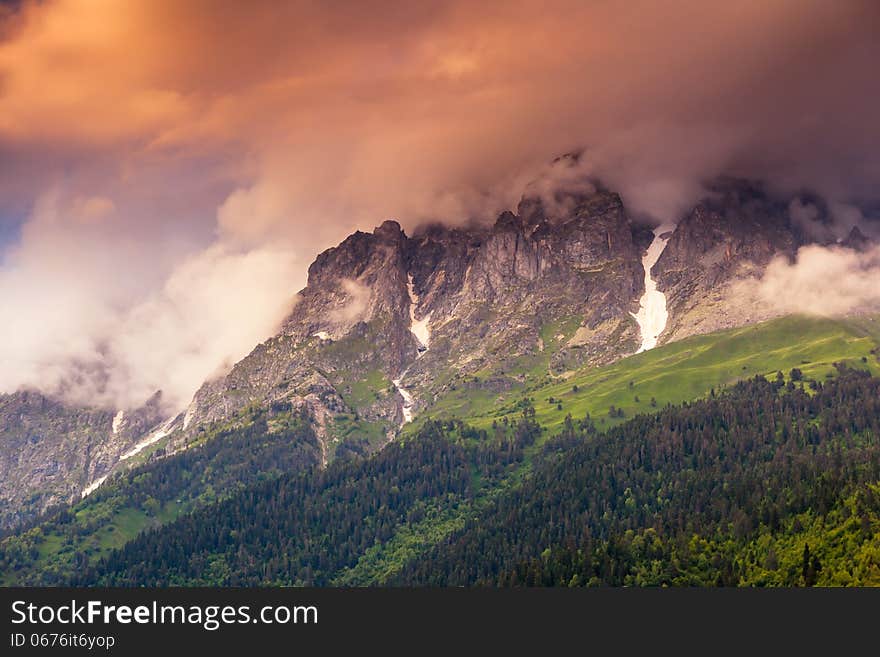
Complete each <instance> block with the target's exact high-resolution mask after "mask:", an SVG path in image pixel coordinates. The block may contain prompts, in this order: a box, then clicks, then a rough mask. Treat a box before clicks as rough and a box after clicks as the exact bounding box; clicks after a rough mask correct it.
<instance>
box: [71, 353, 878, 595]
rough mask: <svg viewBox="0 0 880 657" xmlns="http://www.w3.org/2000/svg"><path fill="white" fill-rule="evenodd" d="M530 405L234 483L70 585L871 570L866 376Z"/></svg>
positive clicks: (854, 578)
mask: <svg viewBox="0 0 880 657" xmlns="http://www.w3.org/2000/svg"><path fill="white" fill-rule="evenodd" d="M533 414H534V410H533V409H530V408H528V407H526V408H525V410H524V413H523V415H524V417H522V418H521V419H520V420H519V421H518V422H517V424H516V426H515V427H511V428H509V429H503V428H501V427H498V428H497V430H496V431H495V433H494V434H493V433H490V432H487V431H476V430H472V429H469V428H468V427H467V426H466V425H464V424H462V423H460V422H447V423H430V424H429V425H427V426H426V427H425V429H424V430H423V432H422V433H421V434H420V435H419V436H418V438H417V439H413V440H410V441H407V442H406V443H404V444H402V445H392V446H389V447H388V448H386V449H385V450H383V451H382V452H381V453H379V454H378V455H376V456H373V457H371V458H367V459H360V458H356V459H353V460H350V461H347V462H339V463H337V464H333V465H331V467H330V468H328V469H327V470H326V471H324V472H321V473H314V474H313V475H312V476H308V475H296V476H294V475H285V476H282V477H280V478H279V479H276V480H273V481H268V482H265V483H262V484H258V485H256V486H251V487H249V488H247V489H245V490H243V491H241V492H240V493H237V494H235V495H234V496H232V497H231V498H229V499H228V500H226V501H223V502H221V503H219V504H218V505H213V506H210V507H206V508H204V509H202V510H201V511H196V512H195V513H193V514H191V515H188V516H185V517H182V518H180V519H178V520H177V521H175V522H173V523H171V524H169V525H166V526H164V527H158V528H156V529H153V530H150V531H147V532H146V533H144V534H141V535H140V536H139V537H138V538H136V539H135V540H133V541H131V542H129V543H128V544H126V545H125V546H124V547H123V548H122V549H120V550H117V551H114V552H112V553H110V554H109V555H108V556H107V557H106V558H105V559H102V560H101V561H100V562H97V563H93V565H92V566H89V567H84V568H82V569H80V570H79V571H78V573H77V574H76V575H75V576H74V577H73V579H72V581H73V582H74V583H78V584H111V585H168V584H172V585H173V584H232V585H257V584H294V585H311V584H316V585H321V584H339V583H358V584H396V585H486V584H490V585H495V584H501V585H522V584H524V585H717V584H724V585H813V584H819V585H825V584H872V583H873V584H877V583H880V486H878V483H880V380H878V379H876V378H872V377H870V376H869V375H868V374H867V373H864V372H860V371H856V370H850V369H847V368H841V371H840V372H839V374H838V376H837V377H836V378H835V379H833V380H827V381H806V380H804V379H803V377H802V375H801V373H800V372H798V371H797V370H795V371H792V372H791V373H789V375H788V377H785V376H783V375H782V374H781V373H780V374H779V376H778V378H776V379H775V380H770V381H768V380H767V379H765V378H763V377H756V378H755V379H753V380H750V381H747V382H743V383H740V384H737V385H735V386H732V387H731V388H729V389H728V390H726V391H725V392H724V393H723V394H718V395H715V396H711V397H710V398H709V399H706V400H702V401H697V402H694V403H690V404H685V405H683V406H680V407H672V406H670V407H667V408H665V409H662V410H660V411H659V412H658V413H656V414H653V415H641V416H637V417H636V418H633V419H632V420H629V421H627V422H626V423H624V424H621V425H618V426H616V427H614V428H612V429H609V430H608V431H606V432H604V433H602V432H599V431H598V430H597V428H596V426H595V424H594V422H593V421H592V419H590V418H582V419H579V420H573V419H569V420H568V421H567V422H566V423H565V427H564V429H563V431H562V433H561V435H559V436H558V437H556V438H554V439H551V440H549V441H546V442H545V443H543V446H541V447H538V446H539V445H541V444H542V443H541V440H542V439H541V438H540V436H541V430H540V428H539V427H538V425H536V424H535V423H534V421H533V420H532V416H533ZM536 441H537V442H536ZM531 445H535V446H534V447H530V446H531ZM355 574H357V575H358V576H357V577H355V576H354V575H355Z"/></svg>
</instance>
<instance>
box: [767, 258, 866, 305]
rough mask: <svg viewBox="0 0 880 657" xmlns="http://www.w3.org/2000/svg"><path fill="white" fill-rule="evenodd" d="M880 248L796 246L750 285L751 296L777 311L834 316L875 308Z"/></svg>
mask: <svg viewBox="0 0 880 657" xmlns="http://www.w3.org/2000/svg"><path fill="white" fill-rule="evenodd" d="M878 281H880V247H874V248H873V249H871V250H869V251H867V252H858V251H854V250H852V249H847V248H842V247H823V246H819V245H808V246H804V247H802V248H801V249H800V250H799V251H798V254H797V258H796V260H795V262H794V263H790V262H788V261H787V260H786V259H785V258H782V257H779V258H776V259H775V260H773V261H772V262H771V263H770V265H769V266H768V267H767V270H766V271H765V273H764V275H763V277H762V278H761V280H760V281H759V282H755V283H753V285H754V286H755V290H756V292H757V298H758V299H759V300H760V301H761V302H763V303H765V304H767V305H768V306H769V307H771V308H774V309H777V310H778V311H780V313H781V314H789V313H804V314H809V315H820V316H840V315H846V314H848V313H852V312H855V311H864V310H869V309H871V310H875V311H876V310H878V309H880V285H878Z"/></svg>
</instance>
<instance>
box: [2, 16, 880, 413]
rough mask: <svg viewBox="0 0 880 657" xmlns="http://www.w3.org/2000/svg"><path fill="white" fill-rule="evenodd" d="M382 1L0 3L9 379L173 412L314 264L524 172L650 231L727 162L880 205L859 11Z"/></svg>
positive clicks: (503, 199)
mask: <svg viewBox="0 0 880 657" xmlns="http://www.w3.org/2000/svg"><path fill="white" fill-rule="evenodd" d="M387 9H388V8H387V7H386V6H385V5H383V4H382V3H379V4H375V3H370V7H369V8H367V7H366V6H358V5H357V4H351V3H349V4H346V5H345V10H344V11H341V10H340V8H339V7H334V8H332V9H331V8H329V7H316V6H314V5H311V4H307V3H306V4H304V3H291V4H289V5H288V6H286V7H284V8H279V7H277V4H276V3H267V2H256V3H248V6H247V7H246V8H244V7H242V8H235V7H233V6H229V5H224V7H223V9H222V10H214V9H213V8H212V9H210V10H206V9H205V8H204V7H202V6H201V4H200V3H196V4H195V5H192V6H190V7H186V8H185V7H182V6H180V5H179V3H172V2H149V3H142V2H135V3H129V9H128V11H124V12H123V11H120V12H107V11H104V10H103V9H101V8H100V7H99V6H97V5H94V4H92V3H88V2H85V1H83V0H54V1H52V2H27V1H26V2H22V3H18V4H17V5H16V6H15V7H14V8H7V9H5V10H4V12H3V14H2V18H0V21H2V23H0V24H2V27H0V35H2V37H0V38H2V40H0V75H2V78H3V80H4V83H3V85H2V89H0V116H2V117H3V118H2V119H0V163H2V166H3V170H4V176H3V180H2V181H0V222H2V223H3V224H4V225H5V226H8V229H4V230H3V231H0V233H2V234H3V235H9V236H10V237H8V238H6V240H5V241H4V243H3V244H2V247H0V248H2V255H0V262H2V265H0V302H2V304H3V306H4V307H14V308H15V309H16V311H15V313H13V316H12V318H11V321H9V320H7V322H6V323H4V327H3V329H2V331H3V333H2V334H0V338H2V339H0V360H2V362H3V363H4V367H3V368H2V370H0V390H3V391H5V392H14V391H15V390H18V389H19V388H20V387H21V386H30V387H37V388H39V389H41V390H42V391H44V392H47V393H52V394H56V393H59V392H63V393H64V394H65V396H67V397H68V398H69V399H71V401H75V402H77V403H80V402H84V401H88V402H89V403H98V404H100V405H101V406H102V407H104V408H107V409H108V410H112V409H114V408H116V407H132V408H133V407H136V406H138V405H139V404H141V403H143V401H144V400H145V399H147V398H148V397H149V396H150V395H151V394H152V393H153V392H154V391H155V390H157V389H160V388H161V389H162V390H163V392H164V399H165V400H166V403H169V404H172V405H176V406H183V405H186V404H187V403H188V402H189V399H190V397H191V395H192V394H193V392H194V391H195V390H196V389H197V388H198V387H199V385H201V383H202V381H203V380H204V379H205V378H207V377H209V376H212V375H214V374H215V373H216V372H217V371H218V370H221V371H224V370H228V368H229V366H231V364H232V363H234V362H236V361H237V360H239V359H240V358H241V357H243V356H244V355H245V354H247V353H248V351H249V350H250V349H251V348H252V347H253V344H254V343H255V342H258V341H260V340H262V339H265V338H267V337H269V336H271V335H272V334H273V333H274V331H275V329H276V328H277V323H278V321H280V319H281V318H283V317H284V316H285V315H286V314H287V312H288V311H289V303H290V299H291V296H292V295H293V294H295V293H296V291H297V290H299V289H301V288H302V287H303V285H305V283H306V269H307V267H308V265H309V264H310V263H311V261H312V259H313V257H314V254H315V253H317V252H319V251H321V250H323V249H326V248H328V247H330V246H332V245H334V244H337V243H339V242H340V241H342V240H343V239H344V238H345V237H346V236H347V235H349V234H350V233H352V232H353V231H354V230H356V229H360V230H365V231H367V230H371V229H372V227H373V226H375V225H377V224H379V223H381V221H383V220H385V219H395V220H397V221H399V222H400V223H401V225H402V226H403V227H404V228H405V229H406V231H407V234H412V233H413V230H414V229H415V228H416V227H417V226H418V225H420V224H423V223H428V222H442V223H444V224H445V225H452V226H462V225H468V224H469V222H471V221H475V220H476V221H478V222H481V223H483V224H485V225H491V224H492V223H493V222H494V221H495V219H496V217H497V216H498V215H499V214H500V213H501V212H503V211H504V210H510V211H515V210H516V206H517V204H518V202H519V199H520V197H521V196H522V194H523V192H524V191H527V188H529V187H531V189H533V190H534V191H535V192H537V193H538V195H540V196H543V197H545V198H551V197H552V196H553V195H554V194H555V192H556V191H557V190H559V189H563V190H568V191H577V188H578V187H579V186H580V185H583V184H584V181H585V180H587V179H588V178H590V177H593V178H598V179H600V180H602V181H603V182H604V184H605V185H606V186H607V187H608V188H609V189H612V190H614V191H615V192H617V193H619V194H620V195H621V197H622V198H623V200H624V203H625V205H626V207H627V210H628V212H629V214H630V215H631V217H632V219H633V220H634V221H638V222H645V223H651V224H654V225H656V224H659V223H662V222H668V221H673V222H674V221H676V220H677V219H678V218H679V217H681V216H683V215H684V214H685V213H687V212H688V211H689V210H690V209H691V208H692V207H693V206H694V205H695V204H696V203H697V201H698V200H699V199H700V198H702V197H703V196H704V194H705V185H704V183H706V182H707V181H710V182H711V181H712V180H714V179H716V177H717V176H718V175H719V174H724V173H726V174H731V175H735V176H739V177H744V178H750V179H760V180H766V181H768V182H769V184H770V185H771V187H772V188H774V189H778V190H781V192H780V194H781V196H782V197H784V198H787V199H790V198H793V197H794V196H795V195H796V194H797V193H798V192H801V191H803V190H811V191H812V192H814V193H816V194H818V195H819V196H821V197H822V198H824V199H825V206H824V207H823V208H821V209H819V208H814V207H813V205H812V204H811V203H810V201H809V199H808V198H806V199H802V200H801V201H798V202H796V204H795V206H793V207H792V211H793V212H795V214H798V215H799V216H800V217H801V219H800V221H801V222H802V223H803V224H805V225H810V226H813V227H814V228H816V227H819V228H821V230H819V231H818V232H820V233H821V232H828V227H826V226H824V224H823V223H822V222H823V221H824V217H826V215H827V217H831V218H832V222H833V224H834V227H835V229H836V228H837V227H840V228H841V229H843V228H845V227H851V226H852V225H855V224H856V223H859V222H861V223H862V224H864V223H865V222H864V221H863V220H862V219H861V215H862V214H868V215H871V213H872V212H873V214H874V215H875V216H876V205H874V206H872V205H871V203H872V202H875V201H872V199H874V198H875V196H876V195H875V194H874V190H875V189H876V187H875V186H876V181H877V178H878V158H877V153H878V152H880V148H878V146H880V143H878V139H880V136H878V130H877V123H876V120H875V117H876V116H877V115H878V114H880V105H878V103H880V100H878V98H880V93H878V90H877V85H878V82H877V76H876V75H875V71H874V68H875V67H874V62H876V61H877V59H878V58H880V53H878V44H877V40H876V39H875V38H874V35H875V34H876V27H877V20H878V10H877V7H876V5H875V4H874V3H871V2H848V3H825V2H809V3H807V4H806V6H805V5H804V3H801V2H777V3H773V5H772V6H767V3H763V2H746V3H742V2H740V3H735V4H734V5H730V6H726V5H725V6H721V5H718V6H707V5H706V4H705V3H700V2H676V3H672V4H671V5H667V6H664V7H662V8H660V7H658V6H656V4H655V3H649V2H636V3H630V4H628V5H627V6H626V7H613V6H611V5H605V4H602V3H582V2H565V1H561V2H552V3H550V4H549V5H547V4H544V3H542V4H541V5H540V6H539V5H536V4H534V3H521V4H516V5H515V6H511V7H506V8H504V9H501V8H500V7H498V8H494V9H488V8H477V7H474V6H472V5H471V4H470V3H461V2H454V1H448V2H429V3H420V5H419V7H411V8H409V9H407V11H396V10H395V11H393V12H390V15H392V16H393V19H392V18H389V11H388V10H387ZM205 15H207V16H208V18H205ZM196 16H199V17H200V18H199V20H195V18H194V17H196ZM380 16H381V17H382V18H381V19H380V18H378V17H380ZM93 25H101V26H102V28H101V29H100V30H97V29H91V27H90V26H93ZM341 34H345V35H347V37H346V39H344V40H341V39H340V38H339V35H341ZM60 62H63V66H62V65H60ZM35 80H39V84H35V83H34V82H33V81H35ZM567 152H583V153H584V156H583V157H582V158H581V160H579V163H578V166H577V167H574V168H572V167H567V166H559V163H558V162H557V163H554V162H553V160H554V158H556V157H557V156H558V155H559V154H561V153H567ZM872 207H873V208H874V210H871V208H872ZM816 212H819V214H816ZM823 213H824V214H823ZM814 215H815V216H814ZM832 232H833V231H832ZM843 236H845V235H843ZM221 326H222V331H221V330H220V327H221Z"/></svg>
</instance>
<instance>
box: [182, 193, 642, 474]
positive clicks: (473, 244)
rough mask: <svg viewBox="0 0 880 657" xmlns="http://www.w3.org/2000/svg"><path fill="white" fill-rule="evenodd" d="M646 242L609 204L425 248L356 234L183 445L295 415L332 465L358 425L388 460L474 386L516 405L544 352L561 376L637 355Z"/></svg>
mask: <svg viewBox="0 0 880 657" xmlns="http://www.w3.org/2000/svg"><path fill="white" fill-rule="evenodd" d="M634 234H636V235H637V236H638V234H639V232H638V230H637V229H636V228H635V227H634V226H633V225H632V223H631V222H630V219H629V217H628V215H627V213H626V211H625V209H624V207H623V204H622V202H621V199H620V197H619V196H618V195H617V194H614V193H611V192H608V191H598V192H596V193H595V194H591V195H588V196H584V197H579V198H577V199H575V200H574V202H573V204H572V205H571V210H570V211H569V212H568V213H566V214H565V216H562V217H552V218H551V217H549V216H548V215H547V213H546V212H545V210H544V207H543V205H542V204H541V202H540V201H538V200H534V199H528V200H524V201H523V202H522V203H521V204H520V206H519V208H518V211H517V213H516V214H514V213H511V212H505V213H503V214H502V215H501V216H500V217H499V218H498V220H497V221H496V222H495V224H494V225H492V226H489V227H462V228H450V227H445V226H428V227H426V228H424V229H422V230H420V231H417V232H416V234H414V235H413V236H412V237H410V236H407V235H406V234H405V233H404V232H403V231H402V230H401V228H400V226H399V224H397V223H396V222H393V221H386V222H385V223H384V224H382V225H381V226H380V227H379V228H377V229H376V230H375V231H374V232H373V233H371V234H367V233H361V232H358V233H355V234H354V235H352V236H350V237H349V238H348V239H346V240H345V241H344V242H342V243H341V244H340V245H339V246H338V247H335V248H332V249H329V250H328V251H325V252H324V253H322V254H321V255H319V256H318V258H317V259H316V260H315V262H314V264H313V265H312V266H311V267H310V268H309V278H308V286H307V287H306V288H305V289H304V290H302V291H301V292H300V293H299V294H298V295H297V302H296V305H295V307H294V309H293V311H292V312H291V314H290V316H289V317H288V318H287V320H286V321H285V323H284V326H283V328H282V330H281V332H280V333H279V334H278V335H277V336H276V337H274V338H272V339H270V340H268V341H267V342H265V343H263V344H262V345H260V346H258V347H257V348H256V349H255V350H254V351H253V353H251V354H250V355H249V356H248V357H247V358H245V359H244V360H243V361H241V362H240V363H238V364H237V365H236V366H235V367H234V368H233V369H232V371H231V372H230V373H229V374H228V375H227V376H225V377H223V378H221V379H218V380H216V381H212V382H210V383H208V384H206V385H205V386H204V387H203V388H202V389H201V390H200V391H199V392H198V393H197V394H196V397H195V399H194V402H193V404H192V406H191V407H190V409H189V410H188V411H187V414H186V420H185V422H184V424H185V430H184V431H183V432H182V433H181V435H180V437H179V438H178V440H184V441H185V440H188V439H191V436H193V435H194V433H193V432H197V431H198V429H197V427H198V426H199V425H202V426H203V425H205V424H207V423H210V422H213V421H217V420H220V419H225V418H229V417H231V416H233V415H234V414H235V413H237V412H241V411H243V410H244V409H246V408H247V407H248V406H249V405H252V404H258V405H266V404H272V403H279V402H284V403H289V404H291V405H292V407H296V408H301V407H303V406H305V407H307V408H308V409H309V410H310V411H311V412H312V413H313V415H314V416H315V419H316V422H317V424H318V426H319V431H318V433H319V436H320V437H321V439H322V441H324V443H325V445H324V446H325V454H326V455H327V456H328V457H329V456H330V455H332V451H333V450H334V449H335V446H336V445H338V444H339V443H340V442H344V439H345V435H346V432H348V431H349V430H350V429H351V427H352V426H353V425H354V426H356V427H357V428H358V429H360V433H362V434H363V432H364V430H365V429H367V431H366V433H367V435H370V436H372V437H373V439H372V440H371V441H370V444H369V445H362V447H363V448H376V447H378V446H380V445H382V444H384V443H385V442H387V441H388V440H390V439H391V438H393V437H394V435H396V433H397V431H398V429H399V427H400V426H401V423H402V422H403V421H404V419H405V413H406V412H407V411H410V412H411V411H418V410H420V409H423V408H424V407H426V406H427V405H429V404H431V403H432V402H433V401H434V400H436V399H437V398H439V397H441V396H442V395H443V394H444V393H445V392H446V391H448V390H449V389H451V388H453V387H455V386H456V385H458V384H459V383H460V382H462V381H465V380H467V378H468V377H469V376H470V377H474V376H482V378H483V380H484V382H485V383H486V384H487V385H489V386H490V387H492V388H493V389H497V390H504V389H505V388H506V387H510V386H511V385H512V384H514V383H516V382H522V381H524V380H527V379H528V378H530V377H534V376H535V373H533V372H530V371H529V365H530V364H529V362H528V359H529V358H530V357H531V356H534V355H536V354H538V353H541V352H544V351H545V350H548V351H552V354H551V359H550V363H551V365H550V369H551V370H552V371H551V372H550V373H551V374H553V372H557V373H559V372H563V371H565V370H566V369H570V368H574V367H579V366H582V365H584V364H599V363H605V362H609V361H611V360H614V359H615V358H618V357H619V356H620V355H622V354H625V353H629V352H632V351H634V350H635V348H636V346H637V344H638V338H639V335H638V327H637V325H636V323H635V322H634V320H633V319H632V316H631V314H630V313H632V312H633V311H635V310H636V309H637V307H638V298H639V295H640V294H641V291H642V287H643V271H642V268H641V263H640V258H641V248H640V246H639V245H638V244H637V242H636V240H635V239H634ZM414 327H417V328H418V330H411V329H413V328H414ZM548 330H549V331H550V334H549V338H550V340H548V339H547V337H548V333H547V332H548ZM419 331H421V334H420V335H418V336H417V335H416V334H417V333H419ZM551 341H552V345H551V344H548V342H551ZM541 374H542V375H543V374H544V373H541ZM396 381H397V382H398V383H395V382H396ZM410 400H411V401H410Z"/></svg>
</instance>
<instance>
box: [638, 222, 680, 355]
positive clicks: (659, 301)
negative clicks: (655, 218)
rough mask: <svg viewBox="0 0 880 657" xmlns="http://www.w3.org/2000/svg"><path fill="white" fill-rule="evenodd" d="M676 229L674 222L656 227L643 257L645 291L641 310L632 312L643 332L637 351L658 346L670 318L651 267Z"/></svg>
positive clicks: (641, 300)
mask: <svg viewBox="0 0 880 657" xmlns="http://www.w3.org/2000/svg"><path fill="white" fill-rule="evenodd" d="M674 230H675V226H674V225H672V224H663V225H661V226H658V227H657V228H655V229H654V239H653V240H652V241H651V245H650V246H649V247H648V250H647V251H646V252H645V256H644V257H643V258H642V266H643V267H644V268H645V293H644V294H643V295H642V298H641V299H639V312H638V313H630V314H631V315H632V316H633V317H634V318H635V320H636V322H638V324H639V329H640V330H641V333H642V344H641V346H640V347H639V350H638V351H637V352H636V353H641V352H643V351H647V350H648V349H653V348H654V347H656V346H657V339H658V338H659V337H660V334H661V333H662V332H663V329H665V328H666V321H667V320H668V319H669V312H668V311H667V309H666V295H665V294H663V293H662V292H660V291H659V290H658V289H657V281H655V280H654V279H653V278H652V276H651V269H652V268H653V267H654V265H655V264H657V261H658V260H659V259H660V255H661V254H662V253H663V249H665V248H666V245H667V244H668V243H669V238H670V237H671V236H672V232H673V231H674Z"/></svg>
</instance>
